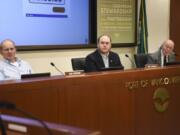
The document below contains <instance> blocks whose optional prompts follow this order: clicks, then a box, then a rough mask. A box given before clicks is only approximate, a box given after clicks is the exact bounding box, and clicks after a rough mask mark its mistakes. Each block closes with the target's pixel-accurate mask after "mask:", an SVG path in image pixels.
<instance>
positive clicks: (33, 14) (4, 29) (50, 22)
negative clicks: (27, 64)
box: [0, 0, 89, 46]
mask: <svg viewBox="0 0 180 135" xmlns="http://www.w3.org/2000/svg"><path fill="white" fill-rule="evenodd" d="M7 38H10V39H12V40H14V41H15V42H16V44H17V45H18V46H50V45H52V46H54V45H57V46H61V45H79V44H81V45H88V43H89V0H3V1H1V4H0V41H2V40H4V39H7Z"/></svg>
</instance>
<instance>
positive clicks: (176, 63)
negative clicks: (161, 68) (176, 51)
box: [165, 61, 180, 66]
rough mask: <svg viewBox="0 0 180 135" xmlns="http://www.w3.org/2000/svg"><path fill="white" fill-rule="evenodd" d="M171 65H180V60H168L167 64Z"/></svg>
mask: <svg viewBox="0 0 180 135" xmlns="http://www.w3.org/2000/svg"><path fill="white" fill-rule="evenodd" d="M170 65H180V61H173V62H167V63H166V64H165V66H170Z"/></svg>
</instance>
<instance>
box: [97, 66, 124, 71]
mask: <svg viewBox="0 0 180 135" xmlns="http://www.w3.org/2000/svg"><path fill="white" fill-rule="evenodd" d="M123 69H124V67H108V68H101V69H99V71H111V70H123Z"/></svg>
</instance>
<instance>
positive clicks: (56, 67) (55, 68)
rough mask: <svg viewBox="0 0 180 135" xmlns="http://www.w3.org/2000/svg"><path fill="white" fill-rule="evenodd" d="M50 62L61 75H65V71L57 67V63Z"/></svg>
mask: <svg viewBox="0 0 180 135" xmlns="http://www.w3.org/2000/svg"><path fill="white" fill-rule="evenodd" d="M50 64H51V66H53V67H54V68H55V69H56V70H57V71H58V72H59V73H61V75H64V73H63V72H62V71H61V70H60V69H59V68H57V67H56V65H55V64H54V63H53V62H51V63H50Z"/></svg>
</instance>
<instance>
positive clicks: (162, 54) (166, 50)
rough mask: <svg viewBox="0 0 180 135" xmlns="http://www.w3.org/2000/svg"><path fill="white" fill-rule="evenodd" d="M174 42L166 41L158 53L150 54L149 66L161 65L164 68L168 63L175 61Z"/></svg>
mask: <svg viewBox="0 0 180 135" xmlns="http://www.w3.org/2000/svg"><path fill="white" fill-rule="evenodd" d="M173 50H174V42H173V41H172V40H169V39H168V40H166V41H165V42H164V43H163V44H162V45H161V47H160V48H159V50H158V51H156V52H154V53H150V54H149V57H148V62H147V63H148V64H159V65H161V66H164V65H165V63H167V62H173V61H175V53H174V52H173Z"/></svg>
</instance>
